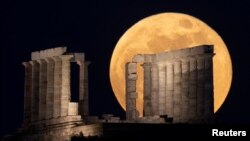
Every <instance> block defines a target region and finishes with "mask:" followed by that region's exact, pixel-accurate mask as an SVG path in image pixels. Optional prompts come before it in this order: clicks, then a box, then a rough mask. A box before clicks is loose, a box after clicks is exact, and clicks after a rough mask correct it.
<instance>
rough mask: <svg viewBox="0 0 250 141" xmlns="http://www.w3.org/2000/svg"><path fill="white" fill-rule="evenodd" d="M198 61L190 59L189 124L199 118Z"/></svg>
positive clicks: (193, 58)
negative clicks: (197, 99)
mask: <svg viewBox="0 0 250 141" xmlns="http://www.w3.org/2000/svg"><path fill="white" fill-rule="evenodd" d="M196 91H197V61H196V58H195V57H190V59H189V89H188V94H189V106H188V107H189V115H188V120H189V122H194V120H195V118H196V116H197V101H196V98H197V93H196Z"/></svg>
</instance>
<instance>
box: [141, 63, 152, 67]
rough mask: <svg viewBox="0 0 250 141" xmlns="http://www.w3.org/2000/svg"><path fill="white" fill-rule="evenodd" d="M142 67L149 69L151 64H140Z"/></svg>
mask: <svg viewBox="0 0 250 141" xmlns="http://www.w3.org/2000/svg"><path fill="white" fill-rule="evenodd" d="M141 66H142V67H151V66H152V65H151V63H148V62H145V63H143V64H141Z"/></svg>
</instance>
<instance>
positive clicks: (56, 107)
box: [53, 57, 62, 118]
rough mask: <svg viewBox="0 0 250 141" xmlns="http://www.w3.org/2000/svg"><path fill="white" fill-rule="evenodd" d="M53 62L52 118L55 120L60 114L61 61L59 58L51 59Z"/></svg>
mask: <svg viewBox="0 0 250 141" xmlns="http://www.w3.org/2000/svg"><path fill="white" fill-rule="evenodd" d="M53 60H54V63H55V65H54V98H53V99H54V102H53V117H54V118H57V117H59V116H60V112H61V108H60V107H61V91H62V60H61V58H60V57H53Z"/></svg>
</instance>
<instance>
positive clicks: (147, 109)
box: [142, 63, 151, 116]
mask: <svg viewBox="0 0 250 141" xmlns="http://www.w3.org/2000/svg"><path fill="white" fill-rule="evenodd" d="M142 67H143V70H144V81H143V91H144V92H143V94H144V95H143V116H150V115H151V64H150V63H144V64H142Z"/></svg>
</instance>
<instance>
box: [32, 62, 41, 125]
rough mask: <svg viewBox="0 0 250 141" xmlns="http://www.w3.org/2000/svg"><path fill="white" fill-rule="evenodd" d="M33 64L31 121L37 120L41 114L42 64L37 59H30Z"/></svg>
mask: <svg viewBox="0 0 250 141" xmlns="http://www.w3.org/2000/svg"><path fill="white" fill-rule="evenodd" d="M30 64H31V66H32V81H31V83H32V89H31V91H32V94H31V97H32V103H31V107H32V109H31V121H33V122H34V121H37V120H38V116H39V70H40V66H39V63H38V62H37V61H30Z"/></svg>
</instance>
